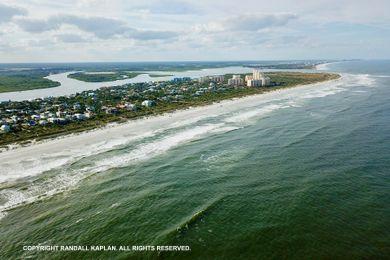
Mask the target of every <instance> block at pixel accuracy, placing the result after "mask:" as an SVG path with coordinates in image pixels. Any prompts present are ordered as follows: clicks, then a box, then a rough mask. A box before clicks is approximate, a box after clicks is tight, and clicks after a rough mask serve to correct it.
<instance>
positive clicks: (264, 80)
mask: <svg viewBox="0 0 390 260" xmlns="http://www.w3.org/2000/svg"><path fill="white" fill-rule="evenodd" d="M252 79H253V80H260V81H261V86H263V87H265V86H268V85H269V84H270V83H271V79H270V78H269V77H266V76H265V75H264V73H263V72H261V71H260V70H256V69H255V70H253V76H252ZM247 86H249V85H247Z"/></svg>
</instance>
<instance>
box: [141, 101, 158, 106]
mask: <svg viewBox="0 0 390 260" xmlns="http://www.w3.org/2000/svg"><path fill="white" fill-rule="evenodd" d="M141 105H143V106H145V107H152V106H154V105H156V102H154V101H153V100H144V101H143V102H142V103H141Z"/></svg>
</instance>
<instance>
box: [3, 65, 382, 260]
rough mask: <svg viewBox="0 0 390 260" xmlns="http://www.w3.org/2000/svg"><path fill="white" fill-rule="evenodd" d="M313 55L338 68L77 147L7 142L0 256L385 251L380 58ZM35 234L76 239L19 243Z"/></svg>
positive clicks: (361, 254) (369, 254)
mask: <svg viewBox="0 0 390 260" xmlns="http://www.w3.org/2000/svg"><path fill="white" fill-rule="evenodd" d="M323 69H325V70H329V71H335V72H339V73H341V74H342V78H341V79H340V80H337V81H333V82H329V83H323V84H319V85H318V86H317V85H316V86H312V87H302V88H301V87H299V88H294V89H289V90H285V91H280V92H277V93H272V94H270V95H269V98H264V99H261V100H260V101H258V102H248V103H245V102H242V103H240V104H239V105H237V106H234V103H232V104H231V105H229V104H228V103H226V104H225V105H224V106H225V107H226V106H227V108H226V109H225V107H223V108H219V109H218V107H216V108H215V110H214V109H209V110H207V112H205V113H202V114H199V116H191V117H190V116H189V117H188V118H181V119H180V120H178V121H175V122H171V123H170V124H169V125H161V126H160V127H159V128H156V129H144V130H143V133H142V134H137V135H131V137H130V135H127V132H128V133H130V132H131V131H132V130H131V128H130V129H128V128H126V129H127V130H126V131H127V132H126V131H122V132H118V133H116V134H115V135H112V136H107V139H102V140H100V141H99V143H95V144H94V145H84V146H83V149H79V150H77V152H76V151H75V150H72V149H73V147H67V148H66V149H65V148H64V149H61V150H55V147H54V148H53V149H54V152H51V153H48V152H47V153H46V154H44V155H41V156H40V158H38V159H37V158H35V157H33V156H34V150H33V149H31V153H30V154H29V156H31V158H34V159H31V158H30V157H29V156H26V155H25V154H24V155H23V156H21V155H20V157H18V154H17V152H15V153H14V158H15V160H12V161H11V160H3V161H0V174H1V175H2V176H7V177H6V178H4V177H3V178H0V218H1V219H0V241H1V247H0V258H1V259H19V258H23V259H24V258H35V257H37V258H39V259H98V258H99V259H113V258H114V259H128V258H145V259H146V258H147V259H150V258H152V259H153V258H185V259H188V258H189V259H281V258H282V259H285V258H289V259H302V258H303V259H333V258H342V259H344V258H357V259H362V258H373V259H378V258H389V257H390V206H389V205H390V171H389V170H390V102H389V97H390V61H349V62H339V63H332V64H329V65H327V66H326V67H325V68H323ZM172 117H174V116H172ZM74 149H75V148H74ZM0 158H1V157H0ZM45 245H47V246H55V245H58V246H61V245H62V246H72V245H76V246H85V247H86V248H87V250H78V251H72V250H68V251H66V250H62V251H61V250H57V251H56V250H52V251H39V250H28V248H30V249H31V246H45ZM159 245H160V246H171V245H172V246H175V245H182V246H187V247H189V248H190V250H189V251H159V252H157V251H156V250H153V249H150V248H151V246H159ZM29 246H30V247H29ZM91 246H102V247H103V246H107V247H108V246H117V247H119V246H124V247H126V246H129V247H130V248H132V246H139V247H137V248H138V249H139V250H138V251H137V250H91ZM148 246H149V249H148ZM88 248H89V250H88Z"/></svg>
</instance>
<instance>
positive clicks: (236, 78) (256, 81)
mask: <svg viewBox="0 0 390 260" xmlns="http://www.w3.org/2000/svg"><path fill="white" fill-rule="evenodd" d="M244 83H245V85H246V86H247V87H265V86H269V85H270V84H271V79H270V78H269V77H267V76H265V75H264V73H263V72H261V71H260V70H256V69H255V70H253V73H252V75H246V76H245V79H242V78H241V76H240V75H233V77H232V78H231V79H229V80H228V84H229V85H231V86H242V85H244Z"/></svg>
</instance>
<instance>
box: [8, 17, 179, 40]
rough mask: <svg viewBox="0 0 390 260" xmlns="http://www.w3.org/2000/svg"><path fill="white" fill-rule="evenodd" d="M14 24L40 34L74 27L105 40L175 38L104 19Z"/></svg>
mask: <svg viewBox="0 0 390 260" xmlns="http://www.w3.org/2000/svg"><path fill="white" fill-rule="evenodd" d="M15 23H16V24H17V25H19V26H20V28H22V29H23V30H24V31H26V32H30V33H42V32H46V31H50V30H58V29H59V28H60V27H61V26H62V25H64V24H68V25H74V26H76V27H78V28H79V29H80V30H82V31H85V32H89V33H92V34H94V35H95V36H96V37H98V38H102V39H106V38H111V37H115V36H119V37H120V36H122V37H126V38H130V39H136V40H156V39H169V38H174V37H176V36H177V33H176V32H171V31H154V30H138V29H135V28H132V27H129V26H128V25H127V24H126V23H125V22H123V21H121V20H116V19H111V18H104V17H81V16H75V15H58V16H52V17H50V18H49V19H47V20H43V19H30V18H19V19H16V20H15Z"/></svg>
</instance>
